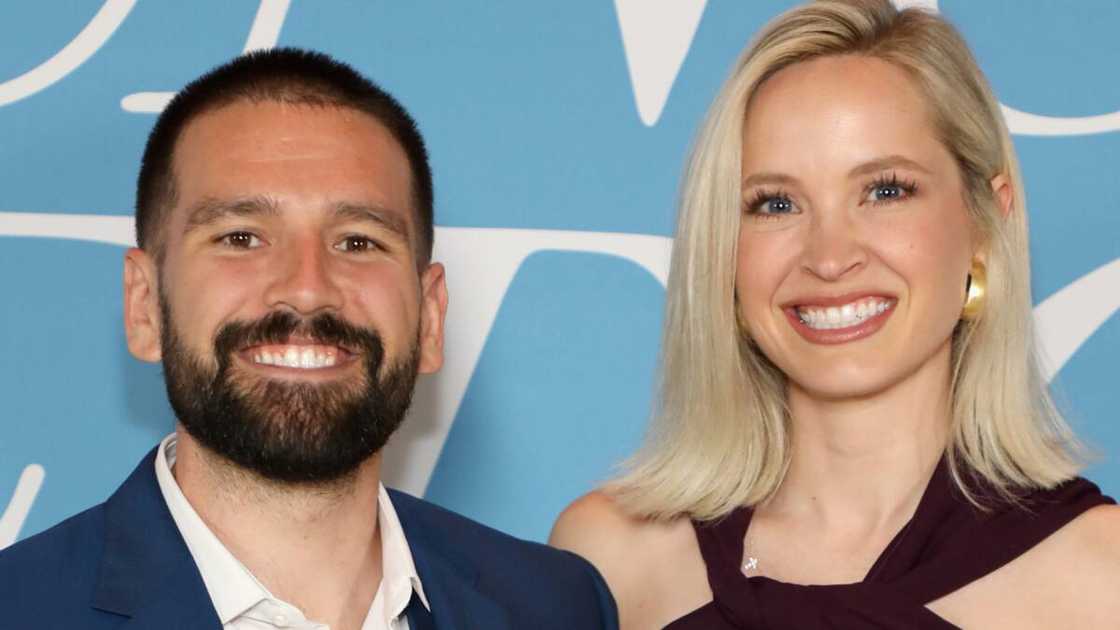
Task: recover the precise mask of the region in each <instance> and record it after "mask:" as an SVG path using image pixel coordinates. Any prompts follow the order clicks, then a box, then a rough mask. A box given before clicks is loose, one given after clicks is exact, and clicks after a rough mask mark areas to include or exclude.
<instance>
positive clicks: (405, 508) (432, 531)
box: [389, 490, 585, 570]
mask: <svg viewBox="0 0 1120 630" xmlns="http://www.w3.org/2000/svg"><path fill="white" fill-rule="evenodd" d="M389 495H390V497H391V498H392V500H393V509H395V510H396V511H397V514H398V516H399V517H400V519H401V524H402V526H403V527H404V529H405V536H406V538H407V539H408V541H409V545H410V546H411V545H413V544H414V539H415V538H416V537H417V536H420V537H423V542H424V543H425V544H429V545H430V544H433V543H435V544H436V545H439V546H441V547H447V548H448V551H450V552H452V554H453V555H454V556H470V557H472V558H474V559H475V560H476V561H477V562H482V563H487V562H497V563H501V564H514V563H523V562H525V561H526V560H532V561H535V562H537V563H543V565H542V564H538V565H536V566H538V567H540V568H541V569H545V570H551V569H552V568H553V565H556V566H560V567H565V566H568V567H572V568H582V567H583V565H584V564H585V562H584V561H583V559H582V558H580V557H579V556H577V555H575V554H573V553H569V552H567V551H562V550H559V549H555V548H553V547H549V546H547V545H543V544H541V543H537V542H532V541H528V540H523V539H520V538H516V537H514V536H511V535H509V534H506V533H505V532H502V531H499V530H497V529H494V528H493V527H490V526H488V525H484V524H482V523H480V522H478V521H476V520H473V519H471V518H469V517H466V516H463V515H462V514H458V513H456V512H452V511H451V510H448V509H447V508H444V507H441V506H439V505H436V504H435V503H432V502H430V501H426V500H424V499H419V498H417V497H414V496H412V495H410V494H406V493H404V492H401V491H399V490H389ZM432 538H436V540H432Z"/></svg>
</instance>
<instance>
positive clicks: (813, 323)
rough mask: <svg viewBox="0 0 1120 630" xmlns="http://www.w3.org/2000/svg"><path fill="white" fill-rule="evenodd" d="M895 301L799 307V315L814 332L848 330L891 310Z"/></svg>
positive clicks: (878, 300)
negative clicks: (837, 329) (834, 329)
mask: <svg viewBox="0 0 1120 630" xmlns="http://www.w3.org/2000/svg"><path fill="white" fill-rule="evenodd" d="M893 303H894V302H893V300H886V299H882V298H864V299H862V300H857V301H855V302H852V303H850V304H845V305H843V306H828V307H823V306H799V307H797V315H798V317H800V318H801V321H802V322H804V323H805V325H806V326H808V327H809V328H812V329H814V330H829V329H833V328H848V327H849V326H855V325H856V324H859V323H860V322H862V321H864V320H866V319H868V318H870V317H874V316H876V315H878V314H879V313H882V312H883V311H885V310H887V309H889V308H890V307H891V305H892V304H893Z"/></svg>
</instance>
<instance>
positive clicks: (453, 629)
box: [406, 531, 513, 630]
mask: <svg viewBox="0 0 1120 630" xmlns="http://www.w3.org/2000/svg"><path fill="white" fill-rule="evenodd" d="M406 534H407V535H408V539H409V548H410V550H411V551H412V557H413V562H415V564H416V572H417V573H419V574H420V583H421V584H423V585H424V594H425V595H426V596H427V598H428V603H429V604H431V607H432V611H431V613H430V618H431V621H432V625H430V626H424V625H421V624H422V623H423V621H420V622H418V623H417V630H419V629H420V628H432V629H433V630H436V629H438V630H473V629H475V628H487V629H488V630H512V629H513V626H512V625H511V623H510V620H509V615H508V613H507V612H506V610H505V609H504V608H502V607H501V606H500V605H499V604H498V603H497V602H495V601H494V600H493V599H491V598H490V597H489V596H487V595H486V594H485V593H483V592H482V591H480V590H479V589H478V578H477V574H474V575H472V573H473V571H471V572H467V573H464V571H463V567H459V566H455V565H453V564H452V563H450V562H448V561H447V560H446V559H444V558H442V557H440V556H437V555H435V554H434V553H432V550H431V549H430V548H429V547H428V546H427V545H424V544H422V543H421V544H417V543H414V542H413V539H414V538H415V537H414V536H412V535H411V533H409V532H407V531H406ZM416 599H417V600H419V598H416ZM416 605H417V606H419V607H420V610H421V611H422V612H423V613H425V614H427V610H425V609H424V607H423V606H424V604H423V603H420V602H419V601H417V602H416ZM412 608H414V607H413V606H410V610H411V609H412ZM423 616H424V615H420V614H417V615H411V614H410V615H409V623H412V619H413V618H414V617H415V618H417V619H419V618H420V617H423Z"/></svg>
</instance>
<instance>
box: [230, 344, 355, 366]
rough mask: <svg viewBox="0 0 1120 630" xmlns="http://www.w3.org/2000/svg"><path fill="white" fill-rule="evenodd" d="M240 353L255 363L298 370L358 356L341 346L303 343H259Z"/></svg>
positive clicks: (329, 364)
mask: <svg viewBox="0 0 1120 630" xmlns="http://www.w3.org/2000/svg"><path fill="white" fill-rule="evenodd" d="M238 354H239V355H240V357H241V359H242V360H244V361H247V362H250V363H253V364H255V365H261V366H271V367H279V368H291V369H297V370H323V369H327V368H333V367H336V366H343V365H346V364H348V363H350V362H351V361H353V359H354V358H355V356H356V355H355V354H354V353H352V352H349V351H347V350H345V349H343V348H340V347H339V346H333V345H322V344H302V343H300V344H267V345H257V346H252V347H249V348H246V349H244V350H242V351H241V352H239V353H238Z"/></svg>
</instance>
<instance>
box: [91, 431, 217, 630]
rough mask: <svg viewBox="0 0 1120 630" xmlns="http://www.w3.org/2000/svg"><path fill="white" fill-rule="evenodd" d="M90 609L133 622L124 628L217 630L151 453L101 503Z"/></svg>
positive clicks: (211, 608) (201, 582)
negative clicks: (101, 530) (101, 544)
mask: <svg viewBox="0 0 1120 630" xmlns="http://www.w3.org/2000/svg"><path fill="white" fill-rule="evenodd" d="M93 607H94V608H97V609H100V610H104V611H106V612H111V613H115V614H118V615H122V616H126V617H131V619H130V621H129V622H127V623H125V624H124V625H123V626H122V627H123V628H168V629H178V628H182V629H184V630H186V629H188V628H189V629H191V630H196V629H198V630H203V629H206V628H221V622H220V621H219V620H218V615H217V613H216V612H215V611H214V605H213V603H212V602H211V601H210V594H209V593H208V592H207V591H206V585H205V583H203V581H202V576H201V575H200V574H199V572H198V567H197V566H195V563H194V559H193V558H192V557H191V555H190V551H189V550H188V549H187V545H186V543H184V542H183V538H182V536H181V535H180V534H179V530H178V528H176V527H175V521H174V520H172V518H171V513H170V512H169V511H168V510H167V505H166V504H165V503H164V501H163V495H162V494H161V493H160V490H159V484H158V482H157V481H156V474H155V450H153V451H152V452H150V453H148V456H147V457H145V458H144V459H143V460H142V461H141V462H140V465H139V466H137V467H136V470H135V471H133V473H132V475H130V476H129V478H128V479H127V480H126V481H125V482H124V484H122V485H121V487H120V488H119V489H118V490H117V491H116V492H115V493H113V496H111V497H109V500H108V501H106V502H105V550H104V555H103V556H102V560H101V572H100V574H99V577H98V581H97V586H96V587H95V590H94V596H93Z"/></svg>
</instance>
